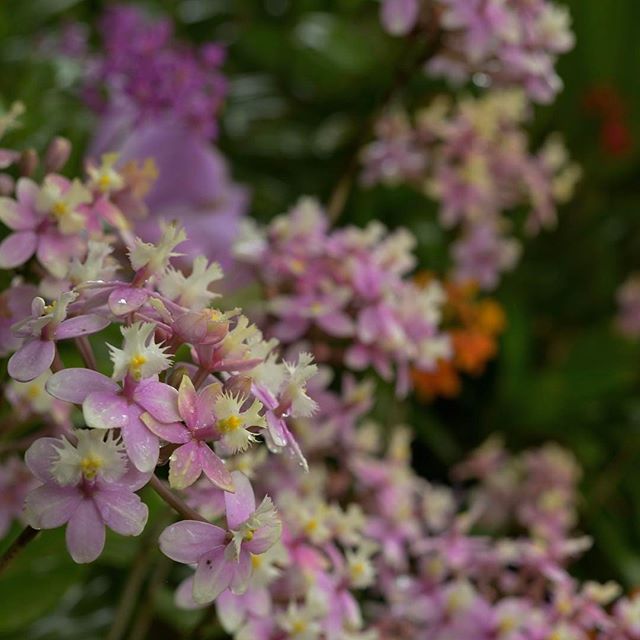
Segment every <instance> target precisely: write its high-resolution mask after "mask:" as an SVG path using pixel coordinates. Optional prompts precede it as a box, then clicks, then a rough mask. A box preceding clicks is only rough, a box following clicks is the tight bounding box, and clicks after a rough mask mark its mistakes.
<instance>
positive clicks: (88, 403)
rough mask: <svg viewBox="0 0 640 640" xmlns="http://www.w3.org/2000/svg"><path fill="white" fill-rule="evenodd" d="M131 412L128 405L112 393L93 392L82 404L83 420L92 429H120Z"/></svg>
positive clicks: (120, 397)
mask: <svg viewBox="0 0 640 640" xmlns="http://www.w3.org/2000/svg"><path fill="white" fill-rule="evenodd" d="M131 412H132V410H131V407H130V405H129V403H128V402H127V401H126V400H125V399H124V398H123V397H122V396H120V395H117V394H116V393H113V392H112V391H95V392H93V393H90V394H89V395H88V396H87V397H86V398H85V399H84V402H83V403H82V414H83V415H84V420H85V422H86V423H87V426H89V427H92V428H93V429H121V428H122V427H124V426H125V425H126V424H127V423H128V422H129V415H130V413H131Z"/></svg>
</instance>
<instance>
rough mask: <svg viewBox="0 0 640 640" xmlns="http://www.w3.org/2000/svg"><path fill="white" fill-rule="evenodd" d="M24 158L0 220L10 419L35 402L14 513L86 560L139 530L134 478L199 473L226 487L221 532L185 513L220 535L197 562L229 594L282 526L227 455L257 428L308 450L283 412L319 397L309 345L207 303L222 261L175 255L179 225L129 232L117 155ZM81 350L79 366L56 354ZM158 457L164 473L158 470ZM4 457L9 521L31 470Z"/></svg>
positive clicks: (28, 414) (253, 440)
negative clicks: (294, 344) (77, 172)
mask: <svg viewBox="0 0 640 640" xmlns="http://www.w3.org/2000/svg"><path fill="white" fill-rule="evenodd" d="M67 147H68V145H67ZM67 153H68V148H67ZM52 155H53V154H52V153H48V154H47V157H48V158H49V160H47V161H45V163H44V164H45V171H46V170H47V169H48V168H49V167H50V165H51V163H52V161H51V159H50V156H52ZM15 157H16V158H18V159H19V158H20V154H16V156H15ZM36 160H37V158H36ZM63 160H64V158H62V159H61V158H57V160H56V166H59V165H61V164H64V162H63ZM36 165H37V163H36V162H32V163H31V165H30V171H31V175H29V176H27V175H21V176H20V177H18V179H17V180H16V181H15V182H14V185H15V187H14V190H13V191H12V192H10V193H8V194H7V195H5V196H4V197H2V199H0V220H2V222H3V223H4V224H5V225H6V226H7V227H8V228H9V235H8V236H7V237H6V238H5V239H4V240H3V242H2V244H0V265H1V266H2V268H4V269H7V270H12V271H13V273H14V276H15V277H14V278H13V280H12V281H11V283H10V284H9V287H8V288H7V289H6V290H5V291H4V292H3V293H2V300H3V303H4V304H3V310H4V311H5V313H3V318H2V321H3V325H2V334H1V335H2V349H3V354H4V355H5V356H10V358H9V364H8V373H9V375H10V376H11V378H12V379H13V381H12V382H11V383H10V384H9V385H8V386H7V389H6V397H7V399H8V400H9V402H10V404H11V406H12V407H13V414H12V418H13V420H15V422H16V425H17V426H16V428H25V425H26V427H28V426H29V424H32V418H34V417H36V418H38V420H37V422H39V423H40V424H41V425H42V428H41V429H40V430H36V431H33V430H31V431H30V432H29V436H28V440H30V446H29V442H27V443H26V445H27V446H29V448H28V450H27V453H26V464H27V467H28V469H29V471H30V472H31V473H32V474H33V476H34V477H35V479H36V483H37V486H36V487H35V488H32V489H31V490H30V491H29V492H28V495H27V496H26V510H25V516H24V517H25V519H26V521H27V522H28V524H29V525H30V526H31V527H33V528H35V529H50V528H55V527H60V526H62V525H66V541H67V546H68V549H69V552H70V554H71V556H72V557H73V559H74V560H75V561H76V562H81V563H84V562H91V561H93V560H95V559H96V558H97V557H98V556H99V555H100V553H101V552H102V549H103V546H104V541H105V528H106V527H108V528H110V529H112V530H113V531H115V532H117V533H119V534H121V535H127V536H132V535H133V536H135V535H139V534H140V533H141V532H142V530H143V529H144V526H145V524H146V520H147V517H148V510H147V507H146V505H145V504H144V503H143V502H142V501H141V499H140V498H139V497H138V495H137V493H136V492H137V491H138V490H140V489H141V488H143V487H144V486H146V485H147V484H149V483H151V485H152V486H154V484H155V486H156V488H158V487H159V491H160V492H162V491H170V490H171V489H174V490H178V491H179V490H184V489H186V488H187V487H190V486H191V485H193V484H194V483H196V482H199V486H202V484H203V483H209V485H210V486H211V487H213V488H216V489H217V490H218V491H219V492H220V495H221V496H225V497H224V499H223V501H224V500H226V502H225V504H226V509H223V512H224V513H226V520H227V527H228V530H227V531H226V532H223V533H222V534H220V532H221V531H222V529H220V528H219V527H217V526H215V525H213V524H210V523H206V521H204V518H202V517H200V516H198V514H197V513H196V512H193V513H194V514H195V515H196V517H197V518H200V520H199V521H197V522H196V525H199V526H203V525H204V526H205V528H206V527H209V529H207V531H208V532H209V533H211V532H213V533H212V534H211V535H212V538H211V539H212V547H211V549H214V548H216V549H217V547H218V546H219V544H218V542H220V541H222V542H220V544H222V543H223V542H224V553H221V554H218V555H216V556H215V558H214V559H213V560H211V562H209V556H207V563H206V566H207V572H209V573H211V571H217V572H219V573H220V572H222V573H224V575H229V576H231V577H229V580H228V582H227V583H225V586H224V589H226V588H227V587H228V588H230V589H231V590H232V591H233V592H234V593H241V592H243V591H244V590H245V589H246V588H247V585H248V579H249V577H250V575H251V567H252V566H253V565H252V564H251V558H252V557H254V556H255V557H259V556H260V554H262V553H264V552H266V551H267V550H268V549H269V548H270V547H271V546H272V545H273V544H274V543H275V542H276V541H277V540H278V539H279V537H280V530H281V525H280V519H279V516H278V515H277V512H276V511H275V509H274V508H273V506H272V504H271V502H270V501H269V499H268V498H265V500H263V502H262V504H261V505H260V506H259V507H257V508H256V507H255V499H254V497H253V489H252V488H251V485H250V483H249V480H248V479H247V478H246V476H245V475H244V474H243V473H241V472H240V471H233V469H232V468H230V467H231V465H232V464H233V463H232V461H233V460H234V459H235V458H238V457H241V456H242V455H245V454H246V453H247V452H250V451H251V450H252V448H253V447H254V445H257V444H258V443H266V444H267V445H268V447H269V448H270V449H271V450H273V451H282V450H287V451H289V452H290V454H291V456H292V457H295V458H296V460H297V461H298V464H299V465H302V466H305V465H306V460H305V458H304V456H303V454H302V451H301V450H300V448H299V446H298V444H297V442H296V440H295V439H294V437H293V435H292V433H291V431H290V430H289V426H288V423H289V421H290V420H291V419H293V418H295V417H300V418H302V417H308V416H310V415H311V414H312V413H313V412H314V411H315V409H316V402H315V401H314V400H312V399H311V398H310V397H309V395H308V394H307V382H308V381H309V380H310V379H311V378H312V377H313V376H314V374H315V372H316V365H315V364H313V362H312V357H311V356H310V355H309V354H307V353H300V354H298V356H297V358H296V359H295V360H293V361H282V360H280V359H279V356H278V353H277V346H278V344H277V341H276V340H274V339H272V340H269V341H266V340H264V339H263V337H262V334H261V332H260V331H259V330H258V329H257V327H256V326H255V325H253V324H251V323H250V322H249V320H248V319H247V318H246V317H245V316H244V315H242V313H241V311H240V310H239V309H230V310H224V309H222V308H220V307H218V306H212V303H213V302H214V301H216V299H217V298H218V297H219V295H218V294H216V293H214V292H213V291H211V286H212V284H213V283H215V282H217V281H219V280H220V279H221V278H222V276H223V273H222V269H221V267H220V266H219V265H218V264H217V263H215V262H209V261H208V260H207V259H206V258H205V257H203V256H199V257H196V258H195V259H193V260H192V261H191V265H190V267H189V268H187V269H184V270H180V269H178V268H177V267H176V266H175V264H173V261H174V260H175V258H176V257H179V256H180V255H181V254H180V252H179V249H180V246H181V245H182V244H183V242H184V241H185V239H186V234H185V231H184V229H183V228H182V227H180V226H179V225H177V224H165V225H163V227H162V236H161V238H160V239H159V241H158V242H157V243H156V244H152V243H149V242H145V241H143V240H141V239H140V238H139V237H135V236H134V235H133V234H132V233H131V231H130V229H129V226H128V225H127V224H126V220H127V218H128V217H129V216H130V215H131V212H130V208H129V207H131V206H132V205H133V204H135V193H134V191H135V190H134V189H133V187H132V185H131V183H130V176H129V175H128V174H126V173H125V172H124V171H120V170H119V169H118V167H117V165H116V158H115V157H114V156H112V155H107V156H105V157H104V158H103V162H102V164H101V165H94V164H91V163H89V164H88V166H87V176H86V177H85V178H84V179H79V178H76V179H74V180H69V179H67V178H65V177H63V176H62V175H60V174H58V173H52V172H46V173H45V175H44V176H42V178H41V179H39V180H38V179H37V178H36V174H35V171H36ZM27 168H29V167H27ZM21 169H22V167H21V166H20V167H18V172H19V171H20V170H21ZM23 174H24V171H23ZM183 262H184V261H183ZM117 329H119V330H117ZM97 334H99V336H100V339H101V340H102V341H104V340H107V341H108V343H107V346H108V353H109V358H110V360H111V364H112V372H111V375H110V376H108V375H105V373H103V372H101V371H100V370H99V368H100V367H99V363H98V361H97V359H96V356H95V354H94V351H93V348H94V345H95V344H96V343H95V342H93V343H92V338H91V336H94V335H97ZM65 343H66V344H65ZM72 345H73V346H75V349H73V347H72ZM74 351H75V354H74ZM78 356H79V357H81V358H82V359H83V360H84V362H85V364H86V367H87V368H82V367H77V366H71V367H65V366H64V364H63V359H67V358H69V357H71V358H73V359H74V361H75V360H77V358H78ZM100 364H101V363H100ZM52 372H53V373H52ZM74 405H75V406H77V407H78V408H79V411H78V410H76V409H74ZM78 413H81V416H82V422H80V421H79V418H78V415H77V414H78ZM79 424H80V425H82V426H81V427H79V428H78V425H79ZM21 425H22V426H21ZM167 463H168V467H169V472H168V480H169V486H170V487H171V489H168V488H166V487H164V484H163V482H162V481H161V480H159V479H158V478H157V477H155V475H154V473H155V470H156V467H157V466H158V465H163V464H167ZM16 464H17V463H16V462H12V461H11V460H10V461H8V462H7V463H6V465H5V466H3V467H2V474H1V476H2V485H3V487H4V491H3V493H4V494H5V497H4V498H3V504H2V507H3V508H2V511H1V515H2V526H3V528H5V529H6V525H7V523H8V521H9V520H10V519H12V518H13V517H15V516H17V515H19V512H20V507H21V502H22V499H23V498H24V494H25V493H26V492H27V490H28V489H29V484H30V481H29V477H30V476H29V474H26V473H25V472H24V471H20V469H19V468H17V467H16ZM163 487H164V489H163ZM186 508H188V507H186ZM183 515H184V514H183ZM220 515H221V514H217V516H218V517H219V516H220ZM174 526H175V527H178V529H169V530H168V532H167V533H166V534H165V535H164V536H163V542H162V545H163V549H165V550H166V552H167V553H168V554H169V555H170V556H172V557H173V556H175V551H174V550H172V549H173V547H171V544H169V543H167V544H166V545H165V541H166V540H170V539H171V536H172V535H173V533H172V532H174V531H178V530H179V529H180V526H181V525H180V526H179V525H174ZM189 526H191V525H189ZM265 527H266V529H265ZM263 532H264V533H263ZM220 536H222V537H220ZM227 538H228V539H227ZM216 541H218V542H216ZM229 545H230V546H229ZM180 557H183V556H180ZM221 575H222V574H221ZM198 576H199V574H197V577H196V579H195V581H194V587H193V589H194V599H195V600H196V601H198V602H204V601H205V599H209V600H212V599H214V598H215V597H216V596H217V595H218V594H219V593H220V591H215V589H213V587H209V591H207V594H208V595H207V596H206V598H205V596H204V595H202V593H204V592H202V591H201V588H203V587H202V585H201V581H200V579H199V577H198ZM233 576H236V577H233ZM218 579H220V580H221V579H222V578H220V576H218ZM211 589H213V591H212V590H211Z"/></svg>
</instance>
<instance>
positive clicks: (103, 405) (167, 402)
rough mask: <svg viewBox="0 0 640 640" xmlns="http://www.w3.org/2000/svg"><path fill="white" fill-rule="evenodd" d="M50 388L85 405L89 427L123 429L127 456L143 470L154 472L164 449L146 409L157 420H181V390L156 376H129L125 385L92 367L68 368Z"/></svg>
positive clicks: (60, 396) (55, 394)
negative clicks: (138, 379) (144, 419)
mask: <svg viewBox="0 0 640 640" xmlns="http://www.w3.org/2000/svg"><path fill="white" fill-rule="evenodd" d="M46 388H47V391H48V392H49V393H50V394H51V395H52V396H53V397H54V398H58V399H59V400H65V401H66V402H73V403H74V404H81V405H82V411H83V413H84V418H85V421H86V423H87V425H88V426H90V427H92V428H94V429H120V431H121V434H122V439H123V441H124V446H125V448H126V451H127V455H128V456H129V458H130V459H131V462H133V464H134V466H135V467H136V468H137V469H138V470H139V471H142V472H148V471H152V470H153V469H154V468H155V466H156V464H157V462H158V457H159V452H160V443H159V440H158V436H156V435H155V434H154V433H152V432H151V431H149V429H148V428H147V426H146V425H145V424H144V422H142V419H141V416H142V414H143V413H144V412H147V413H149V414H150V415H152V416H153V417H154V418H156V419H157V420H160V421H163V422H174V421H176V420H179V419H180V415H179V414H178V412H177V409H176V396H177V393H178V392H177V391H176V390H175V389H174V388H173V387H170V386H169V385H166V384H164V383H162V382H158V381H157V380H154V379H149V380H143V381H141V382H139V383H137V382H135V381H134V380H133V379H132V378H130V377H128V378H127V379H126V380H125V383H124V386H123V387H122V388H121V387H120V385H119V384H118V383H117V382H115V381H114V380H111V378H107V376H105V375H103V374H101V373H98V372H97V371H91V370H90V369H74V368H70V369H64V370H63V371H58V372H57V373H55V374H54V375H53V376H51V378H50V379H49V380H48V381H47V385H46Z"/></svg>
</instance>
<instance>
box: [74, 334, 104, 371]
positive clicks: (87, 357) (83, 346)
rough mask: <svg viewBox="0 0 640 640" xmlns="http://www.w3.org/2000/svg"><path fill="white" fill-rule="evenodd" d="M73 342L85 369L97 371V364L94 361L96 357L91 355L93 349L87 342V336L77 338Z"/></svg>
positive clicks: (93, 354)
mask: <svg viewBox="0 0 640 640" xmlns="http://www.w3.org/2000/svg"><path fill="white" fill-rule="evenodd" d="M74 342H75V343H76V347H77V348H78V351H79V352H80V355H81V356H82V359H83V360H84V363H85V365H86V366H87V368H88V369H93V370H94V371H97V370H98V362H97V361H96V355H95V353H93V347H92V346H91V343H90V342H89V338H88V337H87V336H79V337H78V338H76V339H75V341H74Z"/></svg>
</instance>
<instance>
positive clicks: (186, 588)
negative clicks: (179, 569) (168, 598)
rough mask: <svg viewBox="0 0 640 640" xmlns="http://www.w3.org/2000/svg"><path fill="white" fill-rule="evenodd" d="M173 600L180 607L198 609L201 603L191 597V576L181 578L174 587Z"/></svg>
mask: <svg viewBox="0 0 640 640" xmlns="http://www.w3.org/2000/svg"><path fill="white" fill-rule="evenodd" d="M175 602H176V604H177V605H178V607H180V609H188V610H192V609H200V608H202V605H200V604H198V603H197V602H196V601H195V600H194V599H193V576H191V577H190V578H187V579H186V580H183V581H182V582H181V583H180V584H179V585H178V588H177V589H176V595H175Z"/></svg>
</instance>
